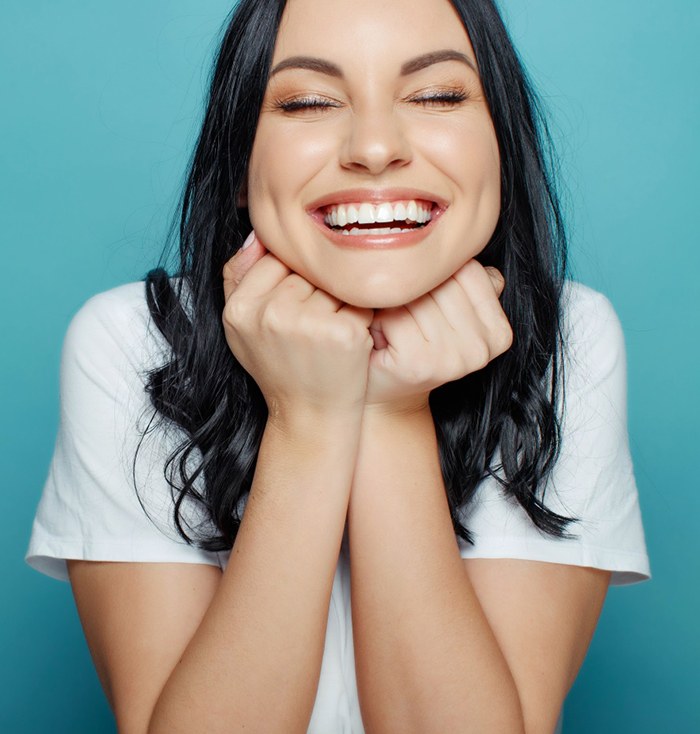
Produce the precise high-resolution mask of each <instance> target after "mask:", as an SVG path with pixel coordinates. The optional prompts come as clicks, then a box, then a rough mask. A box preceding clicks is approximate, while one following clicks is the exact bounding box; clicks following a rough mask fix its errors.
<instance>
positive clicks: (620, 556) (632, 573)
mask: <svg viewBox="0 0 700 734" xmlns="http://www.w3.org/2000/svg"><path fill="white" fill-rule="evenodd" d="M509 541H512V539H506V540H498V541H490V542H489V541H484V540H478V541H477V543H478V545H477V547H474V546H470V545H468V544H467V543H465V542H464V541H463V540H462V539H461V538H458V539H457V542H458V545H459V550H460V555H461V556H462V558H513V559H520V560H524V561H543V562H545V563H562V564H565V565H570V566H587V567H590V568H599V569H602V570H606V571H611V572H612V576H611V577H610V585H611V586H629V585H630V584H637V583H641V582H642V581H648V580H650V579H651V570H650V567H649V558H648V556H647V555H646V554H644V553H635V552H630V551H619V550H612V549H607V548H598V547H595V546H590V545H580V544H579V545H577V546H576V547H573V546H569V547H567V546H565V545H560V546H558V547H556V548H553V547H552V543H551V542H550V541H547V542H542V543H538V542H533V541H532V540H531V539H528V540H527V544H526V545H516V544H514V543H513V542H509ZM563 542H564V541H562V543H563Z"/></svg>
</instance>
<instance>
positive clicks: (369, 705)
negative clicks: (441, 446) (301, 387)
mask: <svg viewBox="0 0 700 734" xmlns="http://www.w3.org/2000/svg"><path fill="white" fill-rule="evenodd" d="M348 530H349V540H350V557H351V574H352V575H351V579H352V613H353V629H354V640H355V659H356V670H357V679H358V689H359V692H360V700H361V705H362V713H363V718H364V720H365V726H366V728H367V731H368V732H382V731H387V732H394V731H402V732H412V731H415V732H421V734H425V733H426V732H441V733H443V732H460V733H464V732H478V733H479V734H486V733H488V732H498V734H506V733H508V734H510V733H511V732H513V733H515V732H522V731H523V723H522V714H521V710H520V704H519V700H518V695H517V690H516V687H515V684H514V681H513V678H512V675H511V673H510V670H509V669H508V666H507V664H506V661H505V659H504V657H503V655H502V653H501V650H500V648H499V646H498V643H497V641H496V639H495V637H494V634H493V632H492V630H491V628H490V627H489V624H488V621H487V619H486V617H485V615H484V612H483V610H482V609H481V606H480V604H479V600H478V598H477V597H476V595H475V593H474V591H473V589H472V587H471V584H470V582H469V579H468V576H467V575H466V572H465V569H464V566H463V561H462V559H461V558H460V555H459V552H458V548H457V544H456V542H455V537H454V530H453V527H452V522H451V518H450V514H449V509H448V505H447V500H446V497H445V489H444V483H443V480H442V476H441V472H440V466H439V459H438V449H437V442H436V437H435V431H434V427H433V423H432V418H431V416H430V412H429V411H428V410H425V411H423V412H421V413H417V414H414V415H412V416H410V417H409V416H400V417H399V416H393V417H390V416H379V415H376V414H372V413H367V412H366V414H365V417H364V420H363V426H362V434H361V439H360V451H359V454H358V462H357V466H356V471H355V476H354V481H353V486H352V492H351V498H350V505H349V510H348Z"/></svg>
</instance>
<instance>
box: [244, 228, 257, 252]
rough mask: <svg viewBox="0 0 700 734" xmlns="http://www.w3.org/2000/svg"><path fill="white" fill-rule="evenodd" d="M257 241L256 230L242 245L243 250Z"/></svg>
mask: <svg viewBox="0 0 700 734" xmlns="http://www.w3.org/2000/svg"><path fill="white" fill-rule="evenodd" d="M253 242H255V230H252V231H251V233H250V234H249V235H248V236H247V237H246V239H245V242H244V243H243V244H242V245H241V250H245V248H246V247H250V246H251V245H252V244H253Z"/></svg>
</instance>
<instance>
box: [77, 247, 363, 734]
mask: <svg viewBox="0 0 700 734" xmlns="http://www.w3.org/2000/svg"><path fill="white" fill-rule="evenodd" d="M246 252H247V254H245V255H244V256H242V257H243V258H248V260H247V265H246V267H245V268H241V267H232V268H229V270H228V271H227V272H226V274H225V275H226V279H225V287H226V290H227V299H228V300H227V307H226V312H225V315H224V321H225V327H226V333H227V339H228V340H229V346H230V347H231V349H232V351H234V353H235V354H236V356H237V357H238V358H239V360H240V361H241V363H242V364H244V366H245V367H246V369H248V371H249V372H250V373H251V374H253V375H254V377H255V379H256V381H257V382H258V384H259V385H260V387H261V390H262V391H263V394H264V395H265V399H266V401H267V403H268V408H269V413H270V417H269V419H268V423H267V426H266V429H265V433H264V436H263V441H262V445H261V447H260V453H259V457H258V462H257V465H256V471H255V477H254V480H253V486H252V489H251V493H250V497H249V500H248V504H247V507H246V510H245V513H244V518H243V521H242V524H241V528H240V530H239V534H238V537H237V539H236V543H235V545H234V548H233V550H232V553H231V558H230V560H229V564H228V567H227V568H226V571H225V572H224V573H223V575H221V574H218V571H217V570H215V569H210V568H201V569H196V570H195V569H191V568H182V567H173V566H171V567H168V566H163V567H161V566H159V565H156V564H149V565H147V566H141V564H116V565H112V564H90V563H85V564H82V563H81V564H74V565H73V566H72V569H71V576H72V581H73V584H74V589H75V595H76V600H77V602H78V607H79V611H80V614H81V617H82V619H83V622H84V626H85V630H86V636H87V638H88V641H89V644H90V647H91V650H92V653H93V656H94V658H95V661H96V665H97V668H98V671H99V672H100V674H101V677H102V680H103V681H104V684H105V689H106V691H107V693H108V696H109V698H110V701H111V702H112V705H113V707H114V710H115V714H116V717H117V721H118V725H119V729H120V731H121V732H126V733H128V734H131V733H132V732H133V733H134V734H142V733H143V732H146V731H148V732H153V733H157V732H168V733H169V734H170V733H172V732H179V731H182V732H192V731H207V732H218V731H222V732H223V731H226V732H229V731H231V730H238V729H244V728H247V729H248V730H251V729H255V730H264V731H270V732H275V731H279V732H294V731H299V732H301V731H306V728H307V726H308V721H309V717H310V714H311V711H312V707H313V704H314V700H315V695H316V686H317V681H318V676H319V670H320V665H321V658H322V653H323V647H324V639H325V629H326V622H327V618H328V604H329V598H330V593H331V586H332V581H333V576H334V572H335V568H336V563H337V559H338V552H339V548H340V543H341V537H342V532H343V527H344V522H345V516H346V511H347V502H348V494H349V489H350V484H351V478H352V472H353V468H354V465H355V461H356V454H357V447H358V440H359V430H360V422H361V416H362V400H363V396H364V393H365V388H366V380H367V359H368V354H369V349H370V348H371V338H370V336H369V333H368V331H367V326H368V323H369V316H370V315H371V312H362V311H360V310H350V309H344V308H342V306H341V305H340V304H339V303H338V302H337V301H335V300H334V299H331V298H330V297H329V296H328V295H327V294H324V293H323V292H321V291H317V290H316V289H314V288H313V287H312V286H311V285H310V284H308V283H306V282H305V281H303V279H301V278H299V276H296V275H291V276H290V271H289V270H288V269H287V268H286V267H285V266H284V265H283V264H282V263H281V262H280V261H278V260H277V259H276V258H274V257H272V256H269V257H263V256H262V253H263V252H264V250H263V249H262V248H260V247H258V249H257V251H256V250H255V248H253V249H251V250H248V251H246ZM256 252H257V254H256ZM257 260H259V262H256V261H257ZM253 263H255V265H256V267H251V265H252V264H253ZM238 264H239V265H240V264H241V263H240V259H239V260H238ZM241 269H243V270H244V271H246V270H248V269H250V273H249V274H247V275H246V277H245V279H243V280H241V277H242V275H241Z"/></svg>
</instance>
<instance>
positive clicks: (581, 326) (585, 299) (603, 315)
mask: <svg viewBox="0 0 700 734" xmlns="http://www.w3.org/2000/svg"><path fill="white" fill-rule="evenodd" d="M561 305H562V315H563V323H564V336H565V338H576V339H581V338H584V337H589V338H590V337H591V336H592V335H593V334H601V333H604V334H606V335H607V336H613V335H614V334H616V333H618V332H620V331H621V327H620V321H619V319H618V317H617V314H616V313H615V309H614V308H613V305H612V303H610V301H609V300H608V298H607V297H606V296H604V295H603V294H602V293H599V292H598V291H596V290H593V288H590V287H589V286H587V285H584V284H583V283H578V282H576V281H573V280H569V281H567V282H566V284H565V286H564V290H563V292H562V300H561Z"/></svg>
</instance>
